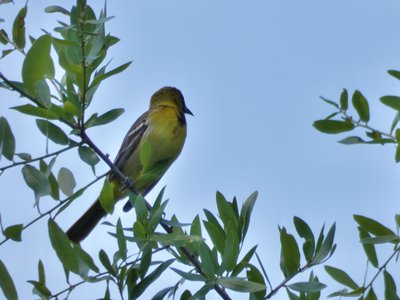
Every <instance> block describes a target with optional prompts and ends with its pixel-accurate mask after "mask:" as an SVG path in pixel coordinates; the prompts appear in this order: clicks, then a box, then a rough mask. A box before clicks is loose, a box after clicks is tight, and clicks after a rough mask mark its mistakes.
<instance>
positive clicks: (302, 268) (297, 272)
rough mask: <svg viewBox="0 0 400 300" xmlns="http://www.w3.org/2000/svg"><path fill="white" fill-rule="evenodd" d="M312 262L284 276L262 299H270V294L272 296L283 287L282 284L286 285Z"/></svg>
mask: <svg viewBox="0 0 400 300" xmlns="http://www.w3.org/2000/svg"><path fill="white" fill-rule="evenodd" d="M312 265H313V264H312V262H308V263H307V264H306V265H305V266H304V267H301V268H299V269H298V270H297V271H296V272H295V273H293V274H292V275H290V276H288V277H286V278H285V279H284V280H283V281H282V282H281V283H280V284H279V285H277V286H276V287H275V288H274V289H272V290H271V292H269V293H268V294H267V295H266V296H265V297H264V299H271V298H272V296H274V295H275V294H276V293H277V292H278V291H279V290H280V289H281V288H283V287H284V286H286V284H287V283H288V282H289V281H290V280H292V279H293V278H294V277H295V276H297V275H298V274H300V273H302V272H304V271H305V270H307V269H308V268H310V267H311V266H312Z"/></svg>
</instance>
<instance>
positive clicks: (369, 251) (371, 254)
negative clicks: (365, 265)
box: [358, 226, 379, 268]
mask: <svg viewBox="0 0 400 300" xmlns="http://www.w3.org/2000/svg"><path fill="white" fill-rule="evenodd" d="M358 231H359V236H360V240H364V239H366V238H370V237H371V236H370V234H369V233H368V232H367V231H366V230H365V229H363V228H362V227H360V226H358ZM362 246H363V248H364V252H365V254H366V255H367V257H368V260H369V262H370V263H371V264H372V265H373V266H374V267H375V268H378V267H379V263H378V256H377V255H376V250H375V246H374V245H373V244H367V243H362Z"/></svg>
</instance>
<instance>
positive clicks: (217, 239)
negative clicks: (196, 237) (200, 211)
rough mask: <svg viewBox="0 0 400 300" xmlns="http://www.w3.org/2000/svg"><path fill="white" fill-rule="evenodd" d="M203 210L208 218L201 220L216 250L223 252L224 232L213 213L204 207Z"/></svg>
mask: <svg viewBox="0 0 400 300" xmlns="http://www.w3.org/2000/svg"><path fill="white" fill-rule="evenodd" d="M204 212H205V213H206V216H207V219H208V221H203V224H204V227H205V229H206V231H207V233H208V235H209V236H210V239H211V241H212V243H213V245H214V246H215V247H216V248H217V250H218V252H219V253H224V250H225V239H226V234H225V232H224V230H223V229H222V227H221V225H220V224H219V223H218V221H217V219H216V218H215V217H214V216H213V214H212V213H211V212H209V211H208V210H206V209H205V210H204Z"/></svg>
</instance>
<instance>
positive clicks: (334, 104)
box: [319, 96, 339, 108]
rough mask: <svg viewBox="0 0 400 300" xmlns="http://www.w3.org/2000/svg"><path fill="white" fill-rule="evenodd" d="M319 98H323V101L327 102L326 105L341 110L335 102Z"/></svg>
mask: <svg viewBox="0 0 400 300" xmlns="http://www.w3.org/2000/svg"><path fill="white" fill-rule="evenodd" d="M319 98H321V100H323V101H325V102H326V103H328V104H330V105H332V106H334V107H336V108H339V105H338V104H337V103H336V102H333V101H332V100H328V99H326V98H324V97H322V96H320V97H319Z"/></svg>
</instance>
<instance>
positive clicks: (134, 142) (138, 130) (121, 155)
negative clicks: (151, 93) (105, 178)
mask: <svg viewBox="0 0 400 300" xmlns="http://www.w3.org/2000/svg"><path fill="white" fill-rule="evenodd" d="M148 114H149V112H145V113H144V114H143V115H141V116H140V117H139V119H137V120H136V122H135V123H134V124H133V125H132V127H131V128H130V129H129V131H128V133H127V134H126V136H125V138H124V140H123V141H122V145H121V148H120V149H119V152H118V154H117V156H116V157H115V161H114V165H115V166H116V167H117V168H118V169H120V170H121V169H122V167H123V165H124V164H125V162H126V160H127V158H128V157H129V155H131V154H132V152H133V151H134V150H135V149H136V148H137V147H138V145H139V143H140V140H141V139H142V136H143V133H144V132H145V131H146V129H147V127H148V126H147V116H148ZM114 176H115V175H114V174H112V173H111V174H110V175H109V180H112V179H113V178H114Z"/></svg>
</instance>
